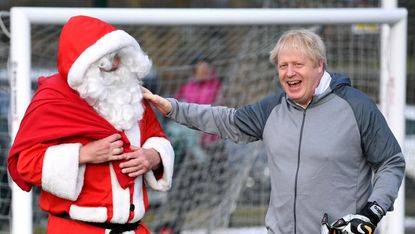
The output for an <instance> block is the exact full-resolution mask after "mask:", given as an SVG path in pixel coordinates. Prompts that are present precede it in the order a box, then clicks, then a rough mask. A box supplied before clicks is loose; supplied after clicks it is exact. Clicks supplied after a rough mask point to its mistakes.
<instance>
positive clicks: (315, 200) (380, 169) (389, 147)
mask: <svg viewBox="0 0 415 234" xmlns="http://www.w3.org/2000/svg"><path fill="white" fill-rule="evenodd" d="M270 60H271V62H272V63H273V64H275V66H276V69H277V71H278V76H279V81H280V83H281V87H282V88H283V92H281V93H275V94H274V95H271V96H268V97H265V98H264V99H262V100H260V101H259V102H257V103H253V104H250V105H246V106H243V107H240V108H237V109H234V108H227V107H221V106H208V105H197V104H188V103H181V102H178V101H177V100H175V99H165V98H163V97H160V96H158V95H155V94H152V93H151V92H147V91H146V92H145V94H144V97H145V98H146V99H148V100H149V101H150V102H152V103H153V104H154V105H155V106H156V107H157V108H158V110H159V111H160V112H161V113H163V114H164V115H166V116H167V117H169V118H171V119H173V120H175V121H177V122H179V123H181V124H185V125H187V126H189V127H191V128H196V129H199V130H202V131H204V132H208V133H212V134H217V135H220V136H221V137H222V138H223V139H229V140H232V141H235V142H238V143H247V142H252V141H257V140H262V141H263V142H264V145H265V148H266V151H267V155H268V166H269V170H270V178H271V187H272V190H271V197H270V202H269V208H268V211H267V215H266V220H265V225H266V227H267V230H268V233H278V234H288V233H294V234H310V233H320V231H321V219H322V217H323V214H327V215H325V222H326V226H327V231H328V232H330V233H373V232H374V230H375V228H376V226H377V224H378V223H379V221H380V220H381V219H382V217H383V216H384V215H385V214H386V212H387V211H391V210H393V203H394V200H395V199H396V197H397V195H398V190H399V187H400V186H401V183H402V179H403V177H404V171H405V160H404V156H403V154H402V152H401V148H400V146H399V144H398V142H397V140H396V139H395V137H394V135H393V133H392V132H391V130H390V128H389V127H388V125H387V123H386V121H385V119H384V117H383V115H382V114H381V112H380V111H379V109H378V108H377V106H376V104H375V103H374V102H373V101H372V100H371V99H370V98H369V97H368V96H367V95H365V94H364V93H362V92H360V91H358V90H357V89H354V88H352V87H351V83H350V79H349V78H348V77H347V76H345V75H340V74H335V73H329V72H328V71H326V64H327V60H326V52H325V45H324V43H323V41H322V40H321V38H320V37H319V36H318V35H316V34H315V33H313V32H311V31H308V30H304V29H298V30H290V31H287V32H286V33H284V34H283V35H282V36H281V38H280V39H279V41H278V42H277V44H276V46H275V48H274V49H273V50H272V51H271V55H270Z"/></svg>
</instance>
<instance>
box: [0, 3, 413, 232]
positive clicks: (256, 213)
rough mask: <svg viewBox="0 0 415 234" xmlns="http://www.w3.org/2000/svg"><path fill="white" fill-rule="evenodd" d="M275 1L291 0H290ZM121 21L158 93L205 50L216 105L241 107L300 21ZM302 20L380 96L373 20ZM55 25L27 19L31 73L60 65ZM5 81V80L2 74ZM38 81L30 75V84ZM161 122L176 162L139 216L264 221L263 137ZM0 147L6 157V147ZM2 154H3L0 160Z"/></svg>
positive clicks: (269, 86) (1, 207)
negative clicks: (168, 180) (164, 186)
mask: <svg viewBox="0 0 415 234" xmlns="http://www.w3.org/2000/svg"><path fill="white" fill-rule="evenodd" d="M281 2H285V3H286V4H289V2H290V1H281ZM305 2H309V1H305ZM304 4H305V3H304ZM308 7H312V6H308ZM117 27H119V28H121V29H124V30H125V31H127V32H128V33H130V34H131V35H132V36H134V37H135V38H136V39H137V40H138V41H139V43H140V45H141V47H142V48H143V50H144V51H145V52H146V53H147V54H149V56H150V58H151V59H152V61H153V64H154V70H153V72H152V73H151V74H150V75H149V76H148V77H147V78H146V79H145V85H146V86H147V87H149V88H150V89H151V90H153V91H154V92H156V93H158V94H160V95H162V96H165V97H174V96H175V95H176V93H177V91H178V90H179V88H180V86H181V85H183V84H184V83H185V82H186V81H188V80H189V77H191V75H192V71H193V66H192V62H193V61H194V59H195V58H196V57H197V56H200V55H203V56H205V57H207V58H208V59H209V60H210V61H211V63H212V64H213V67H214V69H215V70H216V72H217V74H218V76H219V78H220V80H221V82H222V84H223V90H222V94H221V95H220V96H221V99H220V100H221V103H220V104H224V105H227V106H232V107H238V106H241V105H244V104H247V103H251V102H254V101H256V100H258V99H260V98H261V97H263V96H265V95H267V94H268V93H270V92H273V91H275V90H276V89H277V87H278V84H277V76H276V72H275V68H274V66H273V65H272V64H270V63H269V61H268V56H269V51H270V50H271V49H272V47H273V46H274V45H275V43H276V40H277V39H278V37H279V36H280V34H281V33H282V32H284V31H285V30H287V29H289V28H294V27H302V25H297V26H280V25H275V26H261V25H255V26H125V25H117ZM304 27H307V28H310V29H312V30H314V31H315V32H317V33H318V34H319V35H321V36H322V38H323V40H324V41H325V42H326V45H327V52H328V70H329V71H333V72H334V71H335V72H340V73H345V74H348V75H349V76H350V78H351V79H352V84H353V85H354V86H355V87H357V88H359V89H360V90H362V91H364V92H365V93H367V94H368V95H370V96H371V97H372V98H373V99H374V100H375V101H379V70H380V60H379V57H380V41H379V31H378V25H333V26H321V25H315V26H304ZM60 29H61V26H51V25H33V26H32V37H31V38H32V39H31V43H32V74H31V76H32V78H33V79H36V78H37V77H38V76H40V75H50V74H52V73H54V72H56V49H57V43H58V35H59V33H60ZM1 43H3V42H1ZM4 43H5V44H6V46H1V47H0V48H1V49H0V50H3V48H6V49H7V50H8V44H7V43H8V42H7V41H6V42H4ZM5 54H6V55H8V53H5V52H4V53H1V54H0V56H4V57H0V59H2V61H1V63H2V64H6V60H7V56H5ZM0 74H2V73H0ZM3 82H4V79H3ZM4 85H5V87H7V85H8V84H7V82H4ZM35 86H36V83H35V82H34V85H33V88H34V89H35V88H36V87H35ZM0 91H1V90H0ZM6 92H7V89H6ZM0 98H1V96H0ZM0 101H1V99H0ZM2 107H3V105H2ZM2 116H5V114H4V115H2ZM160 121H161V123H162V124H163V127H164V129H165V131H166V132H167V133H168V136H169V138H170V140H171V141H172V143H173V146H174V148H175V152H176V162H175V166H176V167H175V174H174V180H173V187H172V189H171V191H169V192H168V193H159V192H155V191H151V190H150V191H149V199H150V205H151V206H150V209H149V211H148V212H147V214H146V216H145V220H144V222H145V223H146V224H147V225H148V226H149V227H150V228H151V230H153V231H156V230H159V229H160V228H162V227H169V228H172V229H174V230H175V233H177V232H178V231H179V230H195V229H198V230H200V229H202V230H213V229H214V228H218V227H244V226H263V225H264V216H265V212H266V208H267V206H268V200H269V192H270V184H269V173H268V169H267V166H266V157H265V153H264V152H263V147H262V143H260V142H258V143H252V144H248V145H244V146H241V145H236V144H233V143H230V142H224V141H215V140H213V141H212V142H210V144H201V140H200V139H201V137H202V134H200V133H199V132H195V131H193V130H189V129H187V128H183V127H180V126H178V125H176V124H173V123H171V122H169V121H167V120H166V119H164V118H162V117H160ZM2 123H3V122H2ZM1 126H2V127H5V126H7V125H3V124H2V125H1ZM3 132H6V130H5V131H3ZM2 139H3V138H2ZM4 139H7V138H4ZM1 150H2V151H1V152H2V156H3V155H4V156H5V155H6V152H7V149H3V148H1ZM4 156H3V157H1V158H0V159H2V160H3V161H4ZM410 157H412V158H414V156H413V155H412V156H410ZM3 161H0V162H1V163H2V164H0V166H1V167H0V176H1V178H2V181H1V182H0V189H2V190H1V191H2V193H1V194H0V195H1V196H2V197H1V202H0V230H7V228H8V227H6V226H3V227H2V226H1V225H2V220H3V221H4V220H6V221H7V219H8V213H7V212H8V209H9V207H8V206H9V205H10V203H9V202H10V191H9V190H8V189H7V182H6V181H4V178H6V177H5V175H6V174H5V171H6V170H5V168H4V165H5V164H4V162H3ZM3 191H4V192H3ZM38 192H39V191H38V189H36V190H35V193H34V225H35V226H39V227H40V228H42V227H45V220H46V215H45V214H44V213H43V212H41V211H40V210H39V208H38V203H37V202H38V197H37V196H38ZM6 223H7V222H6ZM2 228H3V229H2Z"/></svg>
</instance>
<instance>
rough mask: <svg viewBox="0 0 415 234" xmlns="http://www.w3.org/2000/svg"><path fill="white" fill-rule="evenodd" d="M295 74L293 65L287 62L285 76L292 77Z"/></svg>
mask: <svg viewBox="0 0 415 234" xmlns="http://www.w3.org/2000/svg"><path fill="white" fill-rule="evenodd" d="M295 74H296V71H295V67H294V65H291V64H289V65H288V66H287V76H288V77H293V76H295Z"/></svg>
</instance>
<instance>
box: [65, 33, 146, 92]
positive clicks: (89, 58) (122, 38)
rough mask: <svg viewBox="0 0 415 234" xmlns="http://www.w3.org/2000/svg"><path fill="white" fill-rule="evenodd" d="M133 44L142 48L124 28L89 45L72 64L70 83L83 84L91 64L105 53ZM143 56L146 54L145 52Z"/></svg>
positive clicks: (74, 84)
mask: <svg viewBox="0 0 415 234" xmlns="http://www.w3.org/2000/svg"><path fill="white" fill-rule="evenodd" d="M127 46H131V47H133V48H137V49H138V50H141V49H140V45H138V42H137V41H136V40H135V39H134V38H133V37H132V36H130V35H129V34H128V33H126V32H124V31H122V30H115V31H112V32H110V33H107V34H105V35H104V36H103V37H101V38H100V39H98V40H97V41H96V42H95V43H94V44H93V45H91V46H89V47H88V48H87V49H86V50H85V51H83V52H82V54H81V55H80V56H79V57H78V58H77V59H76V61H75V62H74V63H73V64H72V67H71V68H70V70H69V73H68V84H69V86H71V87H72V88H74V87H77V86H78V85H80V84H81V82H82V80H83V79H84V76H85V72H86V70H87V69H88V68H89V66H90V65H91V64H92V63H94V62H96V61H98V60H99V59H100V58H102V57H103V56H104V55H106V54H109V53H112V52H114V51H117V50H119V49H121V48H124V47H127ZM143 56H145V55H144V54H143Z"/></svg>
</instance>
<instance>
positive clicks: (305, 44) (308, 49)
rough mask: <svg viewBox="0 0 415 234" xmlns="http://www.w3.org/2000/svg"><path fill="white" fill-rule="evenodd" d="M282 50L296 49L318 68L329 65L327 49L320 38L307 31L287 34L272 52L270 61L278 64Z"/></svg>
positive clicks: (295, 30) (290, 31) (301, 30)
mask: <svg viewBox="0 0 415 234" xmlns="http://www.w3.org/2000/svg"><path fill="white" fill-rule="evenodd" d="M282 49H294V50H297V51H299V52H300V53H302V54H304V55H305V56H307V57H309V58H310V59H311V60H312V61H313V62H314V64H315V65H316V66H318V65H319V64H320V62H322V63H323V65H324V67H325V66H326V64H327V58H326V47H325V45H324V42H323V40H322V39H321V37H320V36H318V35H317V34H315V33H314V32H311V31H310V30H306V29H294V30H289V31H287V32H285V33H284V34H283V35H282V36H281V37H280V39H279V40H278V42H277V44H276V45H275V47H274V48H273V49H272V50H271V52H270V57H269V60H270V62H271V63H273V64H277V63H278V53H279V52H280V51H281V50H282Z"/></svg>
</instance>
